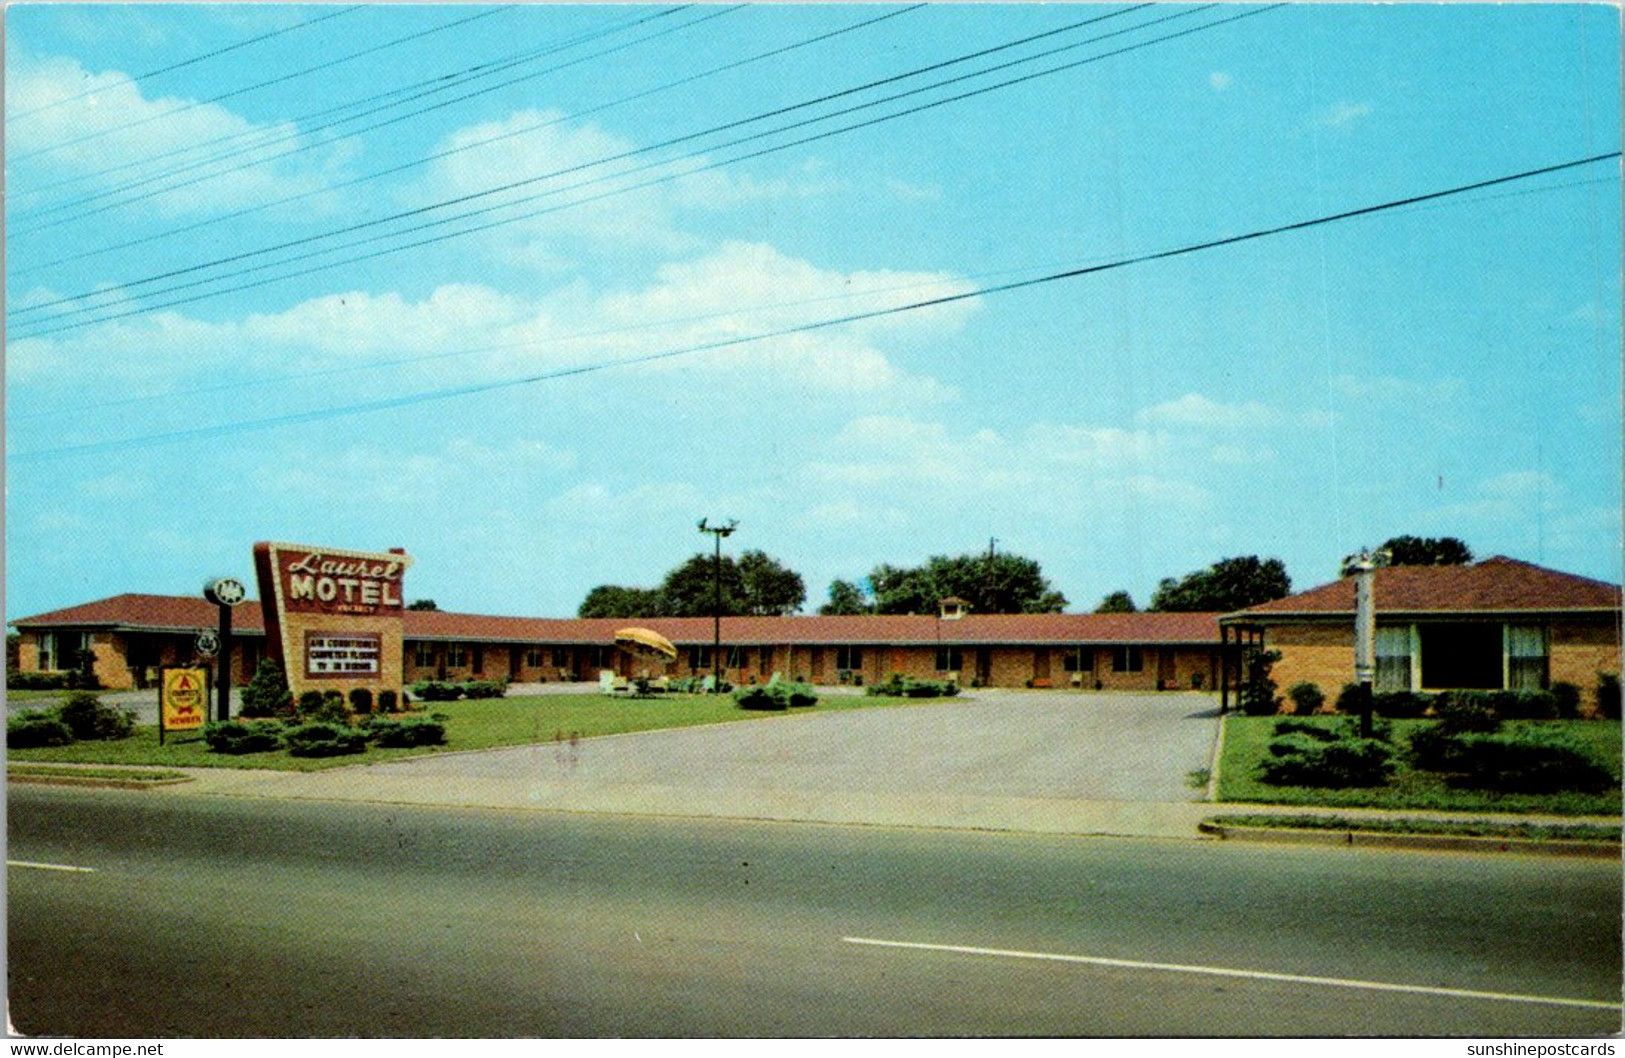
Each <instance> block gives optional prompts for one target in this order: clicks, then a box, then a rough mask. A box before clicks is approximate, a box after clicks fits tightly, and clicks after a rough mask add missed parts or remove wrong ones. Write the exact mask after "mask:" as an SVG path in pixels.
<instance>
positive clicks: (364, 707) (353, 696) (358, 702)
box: [350, 687, 372, 716]
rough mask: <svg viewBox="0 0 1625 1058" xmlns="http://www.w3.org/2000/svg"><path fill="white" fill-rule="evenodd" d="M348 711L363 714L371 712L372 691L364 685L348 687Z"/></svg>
mask: <svg viewBox="0 0 1625 1058" xmlns="http://www.w3.org/2000/svg"><path fill="white" fill-rule="evenodd" d="M350 711H351V712H353V713H361V714H362V715H363V716H364V715H366V714H367V713H370V712H372V692H371V691H369V690H367V688H365V687H352V688H351V689H350Z"/></svg>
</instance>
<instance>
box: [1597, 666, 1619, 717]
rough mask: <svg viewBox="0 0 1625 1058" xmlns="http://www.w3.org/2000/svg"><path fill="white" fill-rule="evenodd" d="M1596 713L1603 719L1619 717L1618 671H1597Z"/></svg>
mask: <svg viewBox="0 0 1625 1058" xmlns="http://www.w3.org/2000/svg"><path fill="white" fill-rule="evenodd" d="M1597 715H1598V716H1600V717H1602V718H1603V719H1604V720H1618V719H1619V673H1617V672H1599V673H1597Z"/></svg>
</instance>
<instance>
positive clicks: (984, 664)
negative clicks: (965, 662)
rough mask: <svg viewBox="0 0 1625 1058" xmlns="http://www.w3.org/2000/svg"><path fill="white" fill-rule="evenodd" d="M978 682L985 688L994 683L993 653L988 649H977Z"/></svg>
mask: <svg viewBox="0 0 1625 1058" xmlns="http://www.w3.org/2000/svg"><path fill="white" fill-rule="evenodd" d="M976 682H977V683H978V684H979V685H981V686H983V687H986V686H988V685H989V684H990V683H992V682H993V651H991V650H989V649H988V648H987V647H977V648H976Z"/></svg>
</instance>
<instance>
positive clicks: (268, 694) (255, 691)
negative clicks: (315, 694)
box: [239, 658, 293, 717]
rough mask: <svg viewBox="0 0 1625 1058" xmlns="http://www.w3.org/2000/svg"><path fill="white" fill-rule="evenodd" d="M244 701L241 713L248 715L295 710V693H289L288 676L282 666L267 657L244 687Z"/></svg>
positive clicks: (275, 714)
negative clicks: (283, 671) (283, 672)
mask: <svg viewBox="0 0 1625 1058" xmlns="http://www.w3.org/2000/svg"><path fill="white" fill-rule="evenodd" d="M242 697H243V702H242V707H241V712H240V714H239V715H242V716H248V717H262V716H279V715H282V714H285V713H291V712H293V695H292V694H290V693H288V678H287V677H286V676H284V675H283V674H282V667H281V666H280V665H278V664H277V663H276V662H274V661H272V660H270V659H269V658H267V659H266V660H264V661H262V662H260V663H259V667H258V668H256V669H255V670H254V676H253V678H252V679H250V680H249V681H248V686H246V687H244V688H243V696H242Z"/></svg>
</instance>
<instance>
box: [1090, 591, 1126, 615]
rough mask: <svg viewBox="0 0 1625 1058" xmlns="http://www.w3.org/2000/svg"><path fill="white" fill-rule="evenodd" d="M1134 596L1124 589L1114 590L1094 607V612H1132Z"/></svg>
mask: <svg viewBox="0 0 1625 1058" xmlns="http://www.w3.org/2000/svg"><path fill="white" fill-rule="evenodd" d="M1134 612H1136V611H1135V606H1134V596H1132V595H1130V594H1129V593H1128V592H1126V591H1114V592H1112V593H1111V594H1110V595H1108V596H1106V597H1105V598H1104V599H1102V600H1100V605H1099V606H1097V607H1095V613H1134Z"/></svg>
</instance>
